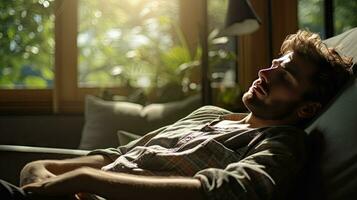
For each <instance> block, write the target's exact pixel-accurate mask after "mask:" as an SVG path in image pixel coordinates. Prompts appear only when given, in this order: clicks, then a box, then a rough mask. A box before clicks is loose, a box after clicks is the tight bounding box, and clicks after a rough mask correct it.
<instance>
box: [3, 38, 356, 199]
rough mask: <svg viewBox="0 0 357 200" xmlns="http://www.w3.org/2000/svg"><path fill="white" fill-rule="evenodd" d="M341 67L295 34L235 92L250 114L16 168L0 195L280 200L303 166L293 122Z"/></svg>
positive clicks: (325, 91) (347, 62)
mask: <svg viewBox="0 0 357 200" xmlns="http://www.w3.org/2000/svg"><path fill="white" fill-rule="evenodd" d="M351 64H352V62H351V59H347V58H344V57H341V56H340V55H338V53H336V51H335V50H333V49H329V48H327V47H326V46H325V45H324V44H322V43H321V40H320V38H319V37H318V35H316V34H312V33H310V32H306V31H298V32H297V33H296V34H294V35H290V36H288V37H287V38H286V40H285V41H284V43H283V44H282V47H281V57H280V58H278V59H275V60H273V61H272V65H271V67H269V68H267V69H262V70H260V71H259V73H258V77H259V78H258V79H257V80H255V81H254V82H253V84H252V86H251V87H250V88H249V90H248V91H247V92H246V93H245V94H244V96H243V102H244V104H245V106H246V107H247V108H248V110H249V111H250V113H248V114H245V115H243V114H229V115H223V116H221V117H219V118H218V119H216V120H213V121H210V122H209V121H207V120H206V119H204V118H200V117H197V118H195V119H194V120H192V121H191V123H187V122H185V121H178V122H177V123H175V124H173V125H172V126H168V127H164V128H161V129H159V130H157V131H154V132H151V133H149V134H147V135H146V136H144V137H142V138H140V139H139V140H137V141H134V142H132V143H130V144H128V145H127V146H122V147H119V148H118V149H107V150H97V151H93V152H91V153H90V155H88V156H85V157H81V158H75V159H68V160H43V161H36V162H32V163H29V164H28V165H26V166H25V167H24V169H23V170H22V172H21V186H22V189H18V188H14V187H12V186H10V185H8V184H7V183H2V186H0V188H1V190H2V193H3V194H2V195H8V198H13V199H15V196H16V195H20V196H21V198H22V199H31V198H33V199H41V198H42V199H43V198H45V199H46V198H49V197H50V196H51V197H63V196H66V197H69V198H70V197H73V198H74V197H76V198H79V199H88V198H100V197H104V198H106V199H171V200H173V199H286V198H287V197H286V194H287V193H288V192H289V191H290V189H291V187H292V186H293V183H294V181H295V179H296V178H297V176H298V174H299V173H300V171H301V169H302V166H303V165H304V162H305V140H304V138H305V133H304V132H303V131H302V130H301V128H303V127H304V126H305V125H306V123H308V122H309V120H311V118H312V117H314V116H316V114H317V113H318V112H319V111H320V110H321V108H323V107H324V106H325V105H326V104H327V102H328V101H329V100H330V99H331V98H332V97H333V96H334V94H335V93H336V92H337V91H338V90H339V89H340V88H341V87H342V86H343V85H344V83H345V82H346V81H347V80H348V79H349V76H350V72H349V71H348V69H349V68H350V66H351ZM209 109H212V110H214V108H213V107H204V108H203V109H199V110H198V111H196V113H195V114H199V113H200V112H203V110H205V111H204V112H207V110H208V112H209ZM207 122H208V123H207ZM5 188H7V189H5ZM9 190H12V193H11V192H9ZM94 194H95V195H94ZM10 196H11V197H10Z"/></svg>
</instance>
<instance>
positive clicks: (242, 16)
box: [220, 0, 261, 36]
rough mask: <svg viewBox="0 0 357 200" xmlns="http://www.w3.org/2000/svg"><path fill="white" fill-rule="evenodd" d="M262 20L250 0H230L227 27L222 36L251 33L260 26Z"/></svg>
mask: <svg viewBox="0 0 357 200" xmlns="http://www.w3.org/2000/svg"><path fill="white" fill-rule="evenodd" d="M260 24H261V21H260V19H259V17H258V15H257V14H256V13H255V11H254V9H253V7H252V5H251V3H250V1H249V0H230V1H229V3H228V11H227V16H226V24H225V28H224V29H223V30H222V31H221V33H220V36H239V35H244V34H249V33H252V32H254V31H256V30H257V29H258V28H259V25H260Z"/></svg>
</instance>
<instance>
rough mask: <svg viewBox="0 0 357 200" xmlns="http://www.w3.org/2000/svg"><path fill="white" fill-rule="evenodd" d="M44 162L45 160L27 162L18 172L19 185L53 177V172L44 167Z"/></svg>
mask: <svg viewBox="0 0 357 200" xmlns="http://www.w3.org/2000/svg"><path fill="white" fill-rule="evenodd" d="M45 163H46V162H45V161H36V162H31V163H29V164H27V165H26V166H25V167H24V168H23V169H22V170H21V173H20V186H24V185H27V184H31V183H36V182H40V181H43V180H46V179H48V178H52V177H55V176H56V175H55V174H53V173H51V172H50V171H48V170H47V169H46V167H45Z"/></svg>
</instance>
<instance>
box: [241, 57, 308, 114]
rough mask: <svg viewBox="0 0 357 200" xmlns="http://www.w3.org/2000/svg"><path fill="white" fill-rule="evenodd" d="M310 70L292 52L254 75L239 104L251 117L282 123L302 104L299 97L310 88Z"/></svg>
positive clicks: (302, 60)
mask: <svg viewBox="0 0 357 200" xmlns="http://www.w3.org/2000/svg"><path fill="white" fill-rule="evenodd" d="M313 70H314V67H312V66H311V65H310V63H308V62H306V61H305V60H304V59H302V58H301V57H300V56H299V55H297V54H294V52H289V53H287V54H285V55H284V56H282V57H280V58H278V59H274V60H273V61H272V65H271V67H270V68H266V69H262V70H260V71H259V73H258V77H259V78H258V79H257V80H255V81H254V82H253V84H252V86H251V87H250V88H249V90H248V91H247V92H246V93H245V94H244V95H243V103H244V104H245V106H246V107H247V108H248V110H250V111H251V112H252V113H253V114H254V115H255V116H257V117H259V118H262V119H269V120H282V119H285V118H287V117H288V116H291V115H292V114H293V113H294V112H295V111H296V109H297V108H298V106H300V105H301V103H303V94H304V93H305V92H306V91H307V90H308V89H309V88H310V87H311V86H310V81H309V80H310V77H311V75H312V73H313V72H314V71H313Z"/></svg>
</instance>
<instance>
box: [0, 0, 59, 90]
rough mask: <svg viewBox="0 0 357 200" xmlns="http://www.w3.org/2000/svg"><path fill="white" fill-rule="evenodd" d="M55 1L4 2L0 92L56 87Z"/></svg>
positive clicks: (1, 5) (1, 6)
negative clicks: (54, 55)
mask: <svg viewBox="0 0 357 200" xmlns="http://www.w3.org/2000/svg"><path fill="white" fill-rule="evenodd" d="M53 4H54V2H53V0H7V1H0V88H7V89H13V88H36V89H37V88H50V87H52V84H53V76H54V74H53V54H54V45H55V44H54V14H53Z"/></svg>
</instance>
